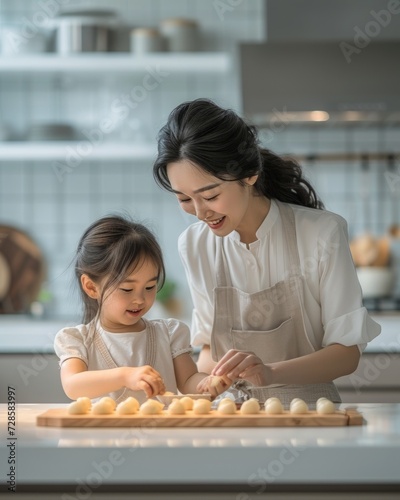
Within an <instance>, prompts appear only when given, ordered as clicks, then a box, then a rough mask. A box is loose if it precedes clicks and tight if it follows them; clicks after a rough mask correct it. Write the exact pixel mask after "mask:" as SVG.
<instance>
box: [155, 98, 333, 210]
mask: <svg viewBox="0 0 400 500" xmlns="http://www.w3.org/2000/svg"><path fill="white" fill-rule="evenodd" d="M182 159H186V160H189V161H191V162H192V163H194V164H195V165H197V166H199V167H200V168H202V169H203V170H205V171H206V172H208V173H209V174H211V175H213V176H214V177H217V178H218V179H222V180H238V181H240V180H242V179H245V178H246V177H251V176H253V175H258V179H257V182H256V183H255V185H254V186H255V188H256V190H257V192H258V193H259V194H261V195H264V196H266V197H267V198H276V199H277V200H280V201H283V202H287V203H293V204H295V205H302V206H305V207H311V208H320V209H322V208H324V205H323V203H322V201H321V200H320V199H319V198H318V196H317V194H316V192H315V190H314V188H313V187H312V186H311V184H310V183H309V182H308V181H307V180H306V179H304V177H303V175H302V169H301V167H300V165H299V164H298V163H296V162H295V161H294V160H292V159H285V158H282V157H280V156H278V155H276V154H274V153H273V152H272V151H270V150H269V149H265V148H262V147H260V146H259V140H258V136H257V129H256V128H255V127H254V126H253V125H248V124H247V123H246V122H245V121H244V120H243V119H242V118H241V117H239V116H238V115H237V114H236V113H235V112H234V111H233V110H231V109H223V108H220V107H219V106H217V105H216V104H215V103H214V102H213V101H211V100H209V99H195V100H194V101H189V102H185V103H182V104H180V105H179V106H177V107H176V108H175V109H174V110H173V111H172V112H171V114H170V115H169V117H168V121H167V123H166V125H164V127H162V129H161V130H160V132H159V134H158V157H157V159H156V161H155V163H154V166H153V175H154V179H155V181H156V182H157V184H158V185H159V186H161V187H163V188H164V189H167V190H168V191H172V189H171V185H170V182H169V180H168V176H167V165H168V164H169V163H171V162H178V161H179V160H182Z"/></svg>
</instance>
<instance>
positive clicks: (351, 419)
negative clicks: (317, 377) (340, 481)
mask: <svg viewBox="0 0 400 500" xmlns="http://www.w3.org/2000/svg"><path fill="white" fill-rule="evenodd" d="M363 423H364V420H363V416H362V415H361V413H359V412H357V411H356V410H353V409H347V410H337V411H336V412H335V413H332V414H329V415H319V414H318V413H317V412H315V411H309V412H308V413H304V414H302V415H293V414H291V413H289V412H288V411H286V412H284V413H282V414H280V415H268V414H267V413H265V412H263V411H260V413H258V414H255V415H242V414H240V413H239V412H237V413H236V414H234V415H220V414H219V413H217V412H216V411H215V410H212V411H211V412H210V413H208V414H207V415H195V414H194V413H193V412H191V411H187V412H186V414H185V415H169V414H168V413H167V412H166V411H165V410H164V411H163V412H162V413H161V414H160V415H141V414H140V413H137V414H134V415H118V414H116V413H115V412H114V413H112V414H110V415H93V414H91V413H87V414H85V415H70V414H69V413H68V411H67V409H58V408H54V409H51V410H47V411H46V412H44V413H42V414H41V415H38V416H37V418H36V424H37V425H39V426H47V427H149V426H151V427H344V426H348V425H363Z"/></svg>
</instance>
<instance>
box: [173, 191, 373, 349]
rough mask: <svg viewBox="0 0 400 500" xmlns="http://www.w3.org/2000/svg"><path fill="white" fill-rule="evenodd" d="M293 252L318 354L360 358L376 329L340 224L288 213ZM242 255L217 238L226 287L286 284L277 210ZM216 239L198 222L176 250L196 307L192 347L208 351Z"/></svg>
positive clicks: (231, 242)
mask: <svg viewBox="0 0 400 500" xmlns="http://www.w3.org/2000/svg"><path fill="white" fill-rule="evenodd" d="M291 207H292V208H293V210H294V217H295V225H296V234H297V246H298V251H299V258H300V264H301V267H302V273H303V275H304V277H305V289H304V305H303V313H304V322H305V327H306V331H307V335H308V337H309V340H310V342H311V344H312V345H313V346H314V348H315V349H316V350H318V349H320V348H321V347H325V346H327V345H329V344H335V343H339V344H342V345H346V346H351V345H356V344H357V345H358V346H359V349H360V351H362V350H364V349H365V347H366V345H367V343H368V342H369V341H371V340H372V339H374V338H375V337H376V336H377V335H379V333H380V331H381V327H380V325H378V323H376V322H375V321H373V320H372V318H370V316H369V315H368V311H367V310H366V309H365V307H363V306H362V294H361V287H360V284H359V282H358V278H357V273H356V270H355V266H354V263H353V260H352V256H351V253H350V249H349V244H348V233H347V223H346V221H345V220H344V219H343V218H342V217H340V216H339V215H337V214H334V213H332V212H328V211H326V210H316V209H312V208H306V207H301V206H298V205H291ZM256 236H257V240H256V241H255V242H253V243H250V245H249V248H247V246H246V244H245V243H242V242H241V241H240V236H239V234H238V233H237V232H236V231H233V232H232V233H230V234H229V235H228V236H226V237H224V238H223V246H224V251H225V256H226V259H227V263H228V266H229V272H230V277H231V280H232V285H233V286H234V287H236V288H239V289H240V290H242V291H244V292H247V293H254V292H257V291H259V290H263V289H266V288H269V287H271V286H273V285H275V284H276V283H277V282H278V281H281V280H282V279H284V278H285V273H286V272H287V270H286V269H285V263H284V259H283V257H282V256H283V253H284V252H283V250H282V249H283V241H284V232H283V226H282V220H281V217H280V212H279V208H278V206H277V204H276V203H275V202H274V200H272V201H271V208H270V210H269V213H268V215H267V216H266V218H265V219H264V221H263V222H262V224H261V226H260V227H259V228H258V230H257V233H256ZM216 238H218V236H215V235H214V234H213V232H212V231H211V230H210V229H209V227H208V226H207V225H206V224H205V223H204V222H197V223H194V224H192V225H191V226H189V227H188V228H187V229H186V230H185V231H184V232H183V233H182V234H181V235H180V237H179V240H178V250H179V254H180V257H181V260H182V263H183V266H184V268H185V272H186V277H187V281H188V284H189V287H190V292H191V296H192V301H193V305H194V309H193V314H192V328H191V335H192V345H203V344H207V345H209V344H210V340H211V329H212V324H213V315H214V307H213V289H214V287H215V286H216V258H215V252H216V245H215V242H216Z"/></svg>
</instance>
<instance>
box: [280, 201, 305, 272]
mask: <svg viewBox="0 0 400 500" xmlns="http://www.w3.org/2000/svg"><path fill="white" fill-rule="evenodd" d="M274 201H275V203H276V204H277V205H278V208H279V212H280V214H281V219H282V226H283V232H284V235H285V242H286V245H287V246H288V252H287V254H288V256H289V257H288V259H289V262H287V269H288V270H290V272H291V273H292V272H295V273H300V269H301V267H300V257H299V249H298V247H297V234H296V223H295V220H294V212H293V209H292V207H291V206H290V205H288V204H287V203H283V202H281V201H278V200H274ZM284 253H285V252H284Z"/></svg>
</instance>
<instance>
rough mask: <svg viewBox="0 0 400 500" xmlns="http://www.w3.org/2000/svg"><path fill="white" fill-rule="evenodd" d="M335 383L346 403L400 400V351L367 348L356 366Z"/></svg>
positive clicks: (397, 401) (392, 401) (393, 401)
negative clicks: (375, 351)
mask: <svg viewBox="0 0 400 500" xmlns="http://www.w3.org/2000/svg"><path fill="white" fill-rule="evenodd" d="M335 384H336V386H337V388H338V390H339V393H340V396H341V398H342V401H343V402H344V403H347V402H353V403H369V402H374V403H400V353H398V352H397V353H390V352H381V353H373V352H366V353H364V354H363V356H362V357H361V359H360V363H359V365H358V367H357V370H356V371H355V372H354V373H352V374H351V375H346V376H345V377H340V378H339V379H337V380H335Z"/></svg>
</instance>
